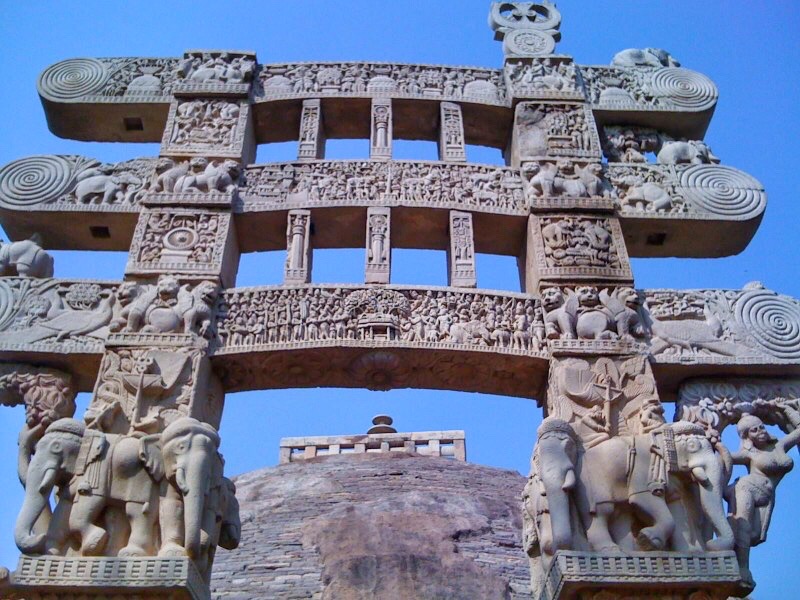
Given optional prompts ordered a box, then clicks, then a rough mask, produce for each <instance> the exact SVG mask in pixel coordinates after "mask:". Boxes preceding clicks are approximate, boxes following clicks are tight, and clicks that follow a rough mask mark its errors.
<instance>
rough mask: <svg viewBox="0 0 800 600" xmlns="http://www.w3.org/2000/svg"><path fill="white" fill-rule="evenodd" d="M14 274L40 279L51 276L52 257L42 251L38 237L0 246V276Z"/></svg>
mask: <svg viewBox="0 0 800 600" xmlns="http://www.w3.org/2000/svg"><path fill="white" fill-rule="evenodd" d="M14 274H16V275H19V276H20V277H36V278H40V279H44V278H47V277H52V276H53V257H52V256H50V255H49V254H48V253H47V252H45V251H44V250H43V249H42V246H41V240H40V239H39V236H38V235H34V236H32V237H31V238H30V239H29V240H20V241H18V242H9V243H7V244H0V276H2V275H14Z"/></svg>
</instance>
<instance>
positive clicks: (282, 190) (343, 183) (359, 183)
mask: <svg viewBox="0 0 800 600" xmlns="http://www.w3.org/2000/svg"><path fill="white" fill-rule="evenodd" d="M244 177H245V180H246V184H245V185H244V189H243V190H242V192H241V193H242V195H243V196H244V198H245V203H246V204H245V205H246V206H257V205H258V203H260V202H269V203H287V204H291V203H297V204H304V205H306V204H316V203H320V204H323V203H339V202H342V201H344V200H351V201H362V202H387V203H394V202H416V203H420V204H428V205H436V204H442V205H444V204H455V205H459V206H464V207H470V206H472V207H475V208H482V209H484V210H491V209H495V210H500V211H521V210H524V209H525V196H524V192H523V184H522V181H521V179H520V178H519V176H518V175H517V174H516V173H515V172H514V171H513V170H512V169H507V168H503V167H487V166H479V165H463V166H462V165H446V164H441V163H418V162H403V161H395V162H392V163H389V164H387V163H382V162H368V161H339V162H334V161H316V162H313V163H296V164H295V163H289V164H280V165H258V166H251V167H247V169H245V173H244Z"/></svg>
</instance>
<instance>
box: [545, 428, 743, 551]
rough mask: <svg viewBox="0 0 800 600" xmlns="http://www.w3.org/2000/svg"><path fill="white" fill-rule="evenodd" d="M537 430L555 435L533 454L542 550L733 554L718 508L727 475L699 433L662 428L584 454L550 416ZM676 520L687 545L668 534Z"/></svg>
mask: <svg viewBox="0 0 800 600" xmlns="http://www.w3.org/2000/svg"><path fill="white" fill-rule="evenodd" d="M542 427H543V428H545V431H547V430H549V431H551V432H552V431H557V432H560V433H559V435H553V434H551V435H540V438H539V441H538V443H537V448H536V452H537V453H538V458H537V460H538V464H539V467H538V468H537V469H535V471H536V473H537V475H536V479H537V480H538V482H540V484H537V485H540V490H541V491H542V492H543V495H544V496H545V497H546V511H547V513H548V515H549V518H548V521H549V523H548V525H549V528H550V530H549V531H547V532H546V534H543V533H541V530H540V533H539V536H540V540H541V541H540V543H542V542H544V544H543V545H542V549H543V551H545V552H550V553H552V552H554V551H555V550H557V549H562V548H572V549H582V548H581V545H582V543H583V544H586V545H588V549H591V550H594V551H618V550H620V547H621V546H622V547H623V548H624V549H626V550H634V549H639V550H662V549H673V550H680V551H688V550H692V549H700V548H698V546H700V547H702V549H705V550H730V549H732V548H733V532H732V530H731V527H730V525H729V524H728V522H727V519H726V516H725V511H724V510H723V505H722V493H723V490H724V488H725V485H726V484H727V478H728V477H729V476H730V471H729V469H727V468H726V465H725V464H724V462H723V460H722V459H721V458H720V457H719V456H717V454H716V453H715V450H714V448H713V447H712V445H711V442H710V441H709V440H708V439H707V438H706V437H705V435H704V432H703V429H702V428H701V427H699V426H697V425H695V424H691V423H686V422H678V423H673V424H665V425H662V426H661V427H659V428H657V429H655V430H654V431H652V432H651V433H648V434H639V435H628V436H617V437H612V438H610V439H608V440H605V441H603V442H600V443H599V444H597V445H595V446H592V447H591V448H586V449H583V448H581V447H580V446H579V442H578V441H577V437H576V436H575V435H574V433H572V437H570V435H569V432H568V431H567V428H569V429H571V427H570V425H569V424H567V423H566V422H565V421H562V420H561V419H556V418H554V417H550V418H548V419H546V420H545V422H544V423H543V424H542ZM573 446H575V447H577V452H575V451H574V450H573ZM573 456H574V457H575V460H573ZM620 457H627V460H620ZM540 510H543V509H540ZM571 510H574V511H576V512H577V514H578V517H579V518H578V519H577V520H576V519H574V518H573V519H571V518H569V515H570V514H572V513H571V512H570V511H571ZM676 519H678V520H679V521H682V522H685V523H682V525H683V524H685V525H686V527H681V528H680V529H681V530H684V529H687V528H688V529H691V530H693V531H694V532H695V537H694V538H693V539H692V538H689V537H687V536H685V535H683V536H681V535H677V534H675V535H673V534H674V533H675V529H676V528H675V522H676ZM578 526H580V530H581V532H579V531H578V529H579V527H578ZM711 530H713V534H716V538H714V539H711V538H712V531H711ZM583 532H585V537H584V536H583Z"/></svg>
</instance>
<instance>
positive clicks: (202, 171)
mask: <svg viewBox="0 0 800 600" xmlns="http://www.w3.org/2000/svg"><path fill="white" fill-rule="evenodd" d="M241 174H242V170H241V167H240V165H239V163H238V162H237V161H235V160H232V159H226V160H223V159H218V160H209V159H207V158H204V157H201V156H196V157H194V158H191V159H188V160H180V159H172V158H169V157H161V158H159V159H158V162H157V163H156V168H155V173H153V178H152V184H151V186H150V189H149V193H148V194H146V195H145V196H144V198H143V199H142V204H143V205H144V206H191V207H208V208H230V207H231V206H232V204H233V200H234V198H235V197H236V190H237V187H238V184H239V180H240V178H241Z"/></svg>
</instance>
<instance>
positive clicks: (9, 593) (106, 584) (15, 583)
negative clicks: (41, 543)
mask: <svg viewBox="0 0 800 600" xmlns="http://www.w3.org/2000/svg"><path fill="white" fill-rule="evenodd" d="M0 593H2V594H3V597H4V598H15V599H16V598H19V599H23V598H24V599H25V600H39V599H42V600H44V599H45V598H48V599H49V598H61V599H65V600H66V599H69V600H72V599H73V598H74V599H76V600H77V599H78V598H80V599H81V600H83V599H86V600H100V599H101V598H115V599H116V598H119V599H122V598H126V599H142V600H144V599H145V598H146V599H156V598H163V599H165V600H166V599H169V600H207V599H208V598H210V596H209V593H208V587H207V586H206V583H205V582H204V581H203V579H202V577H201V576H200V574H199V573H198V572H197V569H196V568H195V567H194V564H193V563H192V561H191V560H189V559H188V558H152V557H147V558H87V557H81V558H71V557H63V556H25V555H23V556H21V557H20V559H19V564H18V565H17V570H16V571H14V573H12V575H11V579H10V585H9V586H8V587H7V588H6V589H2V587H0Z"/></svg>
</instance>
